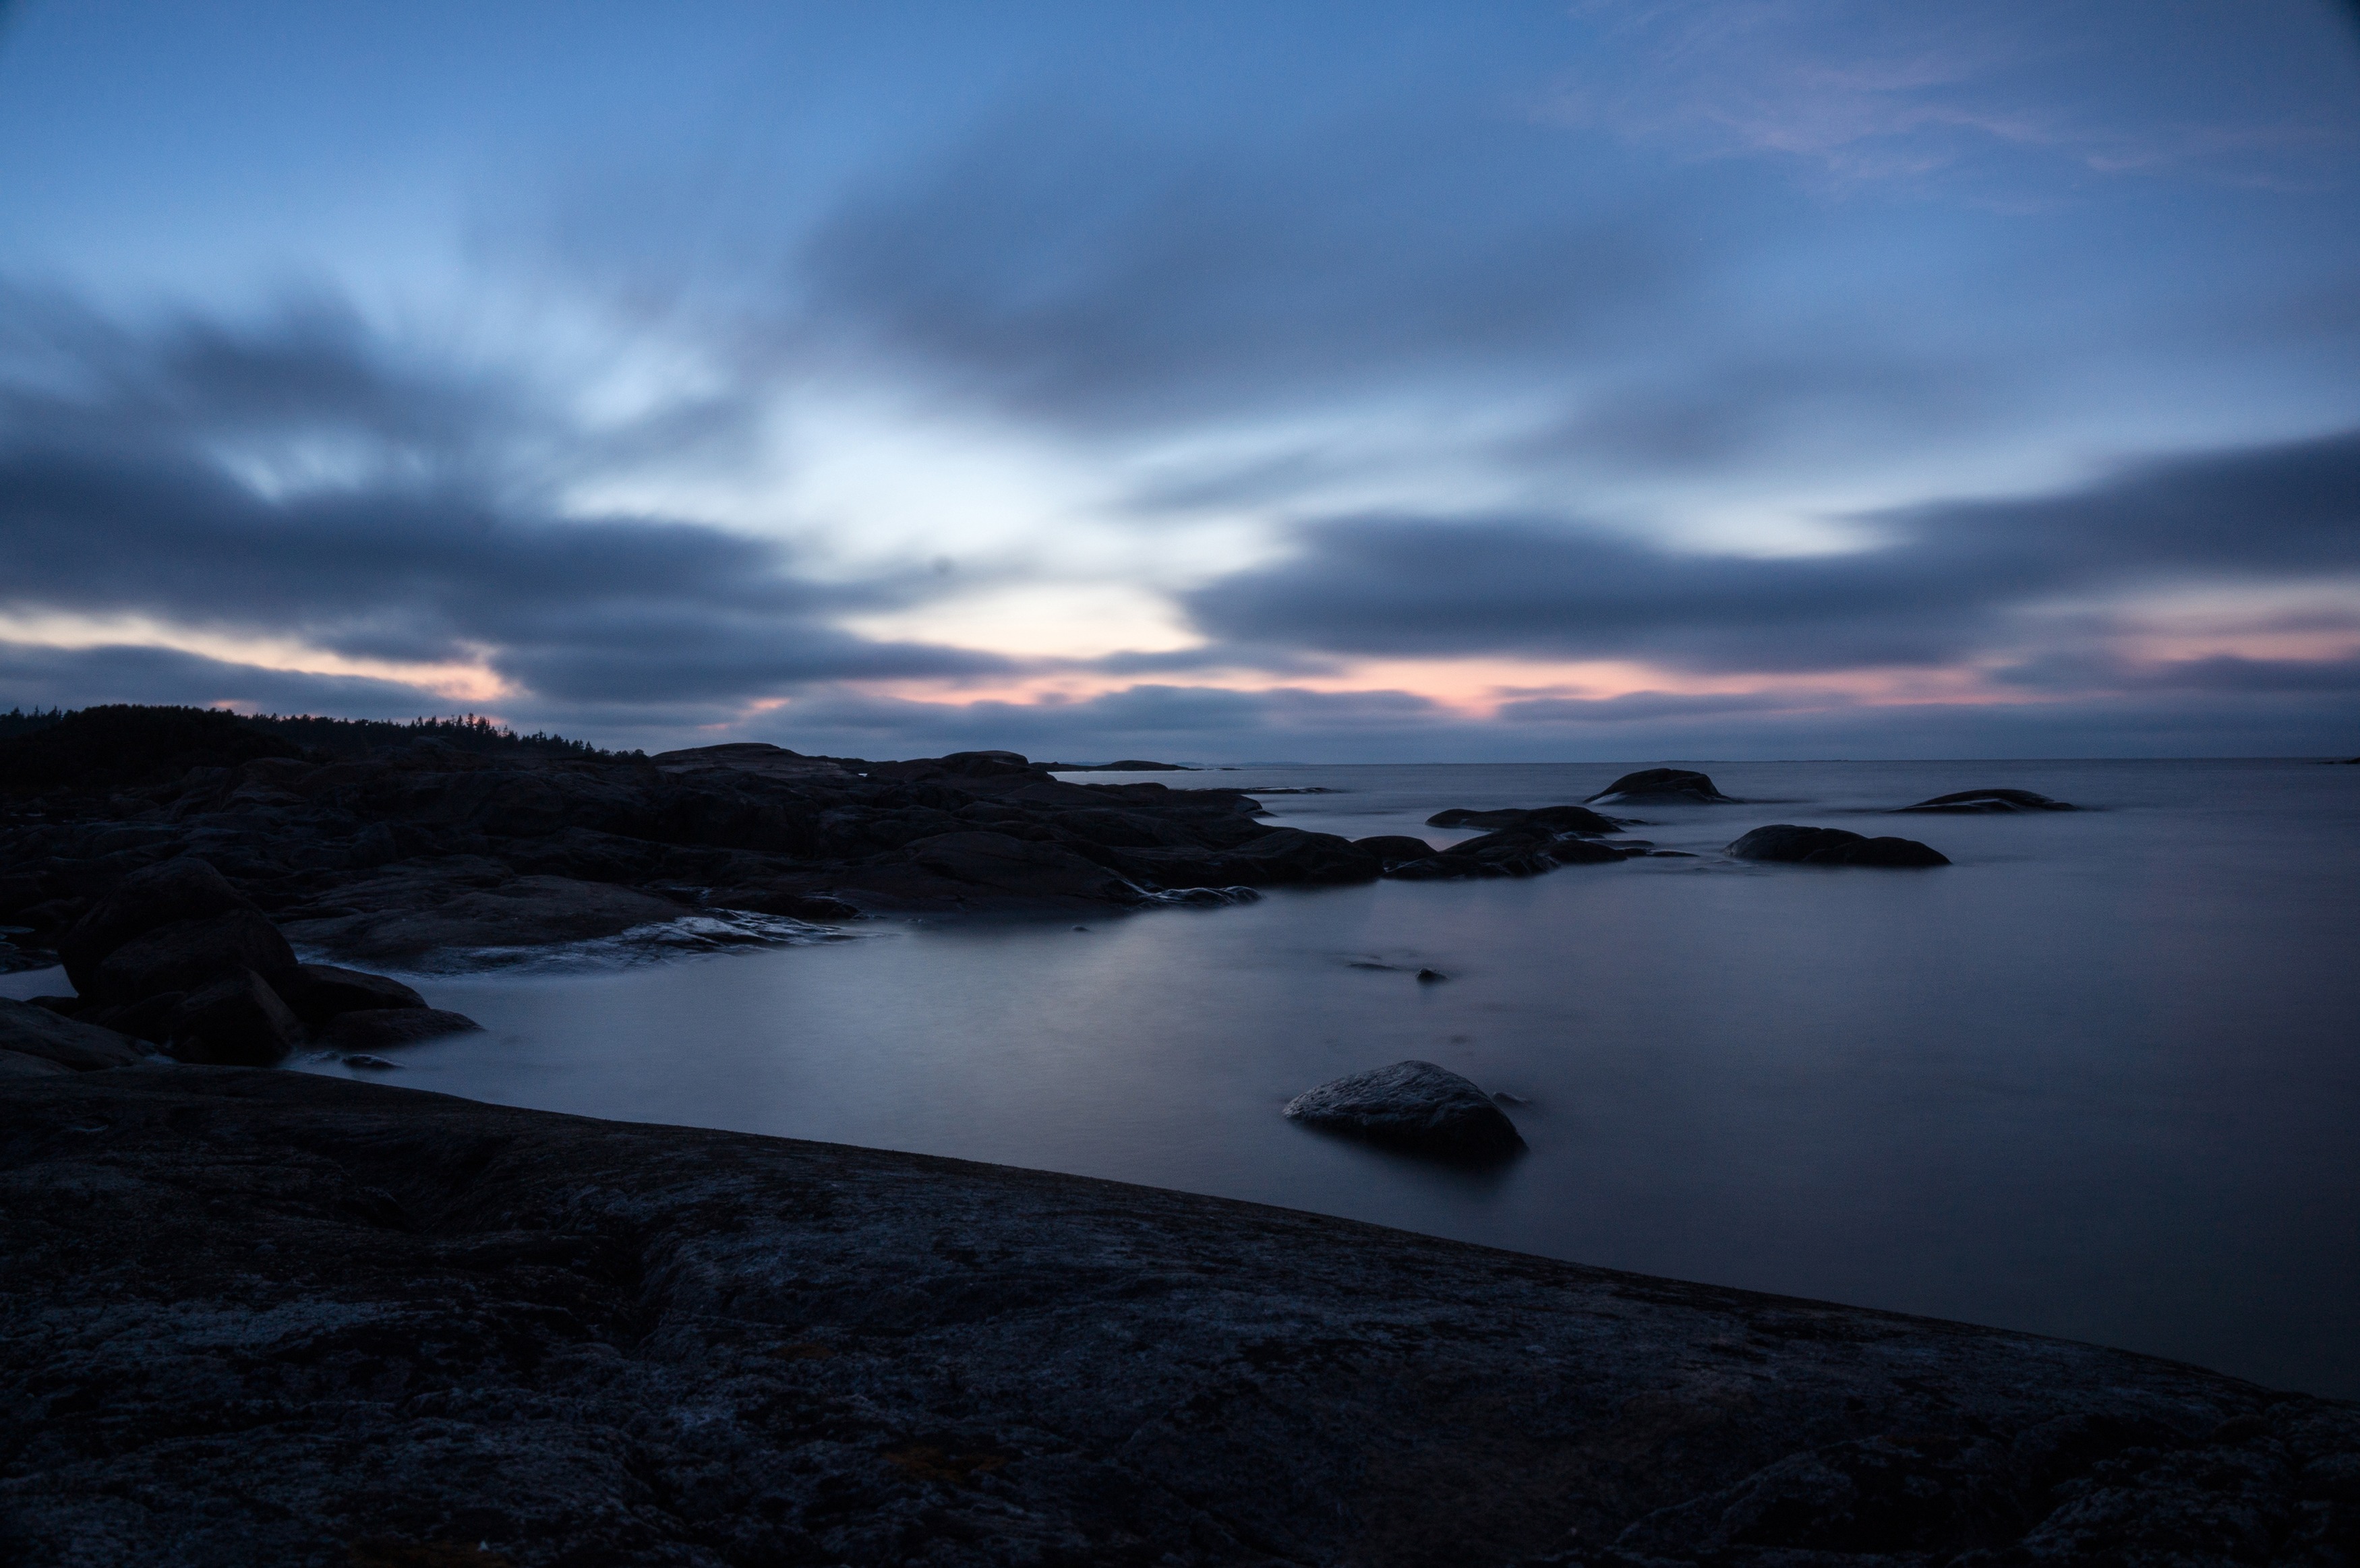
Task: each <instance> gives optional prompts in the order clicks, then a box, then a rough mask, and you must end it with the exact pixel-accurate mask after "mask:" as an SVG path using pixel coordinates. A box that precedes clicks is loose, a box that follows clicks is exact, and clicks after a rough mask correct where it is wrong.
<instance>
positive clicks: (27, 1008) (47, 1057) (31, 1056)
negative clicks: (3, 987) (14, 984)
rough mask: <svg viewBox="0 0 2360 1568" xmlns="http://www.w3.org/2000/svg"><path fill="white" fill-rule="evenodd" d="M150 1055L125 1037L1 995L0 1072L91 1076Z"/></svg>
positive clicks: (134, 1041)
mask: <svg viewBox="0 0 2360 1568" xmlns="http://www.w3.org/2000/svg"><path fill="white" fill-rule="evenodd" d="M149 1054H150V1052H149V1051H148V1050H147V1047H146V1046H144V1045H143V1044H142V1043H141V1042H140V1041H138V1040H133V1039H132V1038H131V1037H130V1036H128V1035H124V1034H118V1033H116V1032H115V1030H113V1029H101V1028H99V1027H98V1026H97V1025H95V1024H86V1023H81V1022H78V1021H77V1020H75V1019H73V1018H64V1017H61V1016H60V1015H59V1014H57V1013H54V1012H51V1011H50V1010H49V1008H47V1007H35V1006H33V1005H32V1004H31V1003H29V1002H18V1001H13V1000H11V999H9V998H8V997H5V996H0V1073H11V1074H16V1075H19V1076H22V1075H25V1074H39V1073H96V1072H103V1071H104V1070H105V1069H106V1068H109V1067H128V1066H131V1065H132V1064H133V1063H135V1062H144V1061H146V1060H147V1057H148V1055H149Z"/></svg>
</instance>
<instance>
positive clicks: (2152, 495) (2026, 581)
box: [1186, 432, 2360, 670]
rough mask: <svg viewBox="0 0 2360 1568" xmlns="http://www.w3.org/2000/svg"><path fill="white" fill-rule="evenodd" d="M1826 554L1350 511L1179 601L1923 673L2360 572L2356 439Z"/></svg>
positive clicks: (1698, 663) (2116, 481)
mask: <svg viewBox="0 0 2360 1568" xmlns="http://www.w3.org/2000/svg"><path fill="white" fill-rule="evenodd" d="M1858 520H1859V521H1861V522H1863V524H1865V525H1867V526H1869V527H1871V528H1874V530H1875V531H1876V532H1877V533H1879V534H1880V535H1881V536H1882V537H1883V538H1884V539H1885V541H1886V542H1885V543H1884V544H1882V545H1881V546H1879V547H1877V548H1874V549H1870V550H1859V551H1853V552H1849V553H1844V554H1838V555H1817V556H1808V557H1788V558H1776V559H1766V560H1765V559H1754V558H1747V557H1740V556H1732V555H1699V554H1682V553H1675V552H1673V551H1670V550H1664V549H1661V548H1658V547H1655V546H1650V545H1646V544H1643V543H1639V542H1635V541H1633V540H1632V539H1627V538H1624V537H1620V536H1616V535H1612V534H1608V533H1605V532H1603V531H1598V530H1590V531H1579V530H1576V529H1573V528H1568V527H1565V526H1563V525H1557V524H1551V523H1548V522H1544V521H1540V520H1534V519H1515V518H1510V519H1501V518H1474V519H1458V518H1435V517H1354V518H1341V519H1334V520H1329V521H1326V522H1320V523H1315V524H1312V525H1309V526H1306V528H1303V529H1302V530H1301V531H1300V533H1299V535H1298V537H1297V539H1296V541H1295V543H1296V550H1295V553H1294V554H1293V555H1291V556H1289V557H1287V558H1285V559H1284V560H1281V561H1277V562H1275V563H1273V564H1271V565H1269V566H1265V567H1262V568H1258V569H1256V570H1253V571H1250V572H1240V573H1238V574H1236V575H1233V576H1230V577H1228V578H1224V579H1221V580H1218V581H1217V582H1214V583H1210V584H1208V585H1207V586H1205V587H1203V588H1201V589H1199V590H1197V591H1196V592H1195V593H1192V594H1190V595H1188V597H1187V599H1186V604H1187V607H1188V609H1189V611H1190V613H1191V614H1192V615H1194V617H1195V619H1196V623H1197V625H1198V626H1201V627H1202V628H1203V629H1204V630H1205V631H1207V633H1208V634H1210V635H1211V636H1213V637H1216V638H1219V639H1236V640H1239V641H1243V642H1251V643H1267V644H1279V645H1284V644H1290V643H1291V644H1293V645H1294V646H1295V647H1298V648H1306V649H1309V650H1316V651H1319V652H1326V653H1345V654H1360V655H1470V654H1515V655H1531V656H1537V657H1559V658H1582V659H1591V658H1644V659H1652V660H1655V661H1657V662H1660V663H1665V664H1669V665H1673V666H1677V667H1684V668H1688V669H1697V670H1839V669H1848V668H1862V667H1872V666H1895V665H1902V666H1908V665H1919V666H1923V665H1935V664H1941V663H1946V662H1950V661H1952V660H1956V659H1961V658H1962V657H1964V656H1967V655H1970V654H1975V653H1980V652H1985V651H1987V650H1990V649H1992V648H1994V647H1997V646H2004V645H2005V642H2006V641H2007V640H2008V638H2010V637H2013V636H2016V635H2019V634H2020V633H2021V630H2022V622H2021V619H2020V617H2021V615H2022V613H2023V612H2025V611H2027V610H2030V609H2033V608H2036V607H2038V606H2039V605H2040V604H2043V603H2044V602H2048V601H2052V600H2056V599H2059V598H2061V597H2063V596H2066V595H2082V596H2089V595H2103V594H2106V593H2121V592H2130V591H2134V590H2137V589H2142V588H2148V587H2153V586H2156V585H2158V584H2161V583H2190V582H2195V583H2205V584H2210V585H2214V586H2218V585H2221V584H2223V583H2239V582H2242V583H2267V582H2278V581H2285V580H2287V579H2289V578H2299V577H2300V576H2302V575H2303V574H2307V573H2315V572H2342V571H2349V570H2353V569H2355V568H2360V433H2355V432H2345V433H2342V434H2337V435H2333V436H2327V437H2322V438H2319V439H2316V440H2311V441H2298V442H2292V443H2287V444H2282V445H2277V446H2269V447H2257V448H2251V449H2245V450H2240V451H2233V452H2216V453H2210V454H2205V455H2201V456H2195V457H2188V458H2177V459H2172V460H2169V461H2160V462H2153V463H2145V464H2141V465H2137V466H2134V467H2130V468H2126V469H2125V470H2122V471H2120V472H2118V473H2116V474H2113V475H2112V476H2110V477H2108V478H2106V479H2104V480H2103V481H2101V482H2099V483H2096V484H2093V485H2089V486H2087V487H2084V488H2081V489H2079V490H2074V491H2070V492H2066V493H2062V494H2059V495H2047V496H2037V497H2031V498H2026V499H2016V500H2004V501H1961V502H1950V503H1942V504H1937V505H1928V506H1917V507H1911V508H1907V509H1903V510H1896V511H1892V512H1887V513H1884V514H1879V515H1876V516H1874V517H1866V518H1862V519H1858Z"/></svg>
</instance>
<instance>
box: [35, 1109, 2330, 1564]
mask: <svg viewBox="0 0 2360 1568" xmlns="http://www.w3.org/2000/svg"><path fill="white" fill-rule="evenodd" d="M0 1147H5V1148H6V1149H8V1150H9V1151H10V1153H9V1158H8V1160H7V1161H6V1162H5V1170H0V1257H5V1258H7V1259H8V1267H7V1268H6V1269H0V1323H5V1324H7V1325H10V1328H9V1331H8V1332H6V1333H5V1334H0V1406H4V1407H5V1416H0V1431H5V1433H6V1434H7V1435H6V1442H5V1448H0V1541H5V1543H6V1545H5V1557H6V1559H7V1561H8V1562H9V1563H12V1564H16V1565H22V1568H63V1565H65V1564H69V1563H71V1564H78V1565H79V1564H96V1563H173V1564H178V1565H180V1568H231V1565H235V1568H247V1565H249V1564H254V1563H273V1564H277V1563H290V1564H312V1565H318V1568H346V1565H347V1564H352V1563H368V1564H389V1563H442V1564H461V1563H473V1564H479V1565H480V1564H484V1563H509V1564H514V1565H516V1568H557V1565H559V1564H586V1563H674V1564H681V1565H684V1568H723V1565H725V1564H755V1563H850V1564H858V1565H862V1568H867V1565H869V1564H879V1565H882V1564H901V1563H1010V1564H1015V1563H1027V1564H1043V1563H1071V1564H1081V1563H1091V1564H1097V1563H1115V1564H1123V1563H1130V1564H1142V1565H1144V1564H1172V1565H1176V1568H1196V1565H1208V1564H1216V1563H1219V1564H1230V1563H1238V1564H1249V1563H1250V1564H1259V1565H1270V1568H1275V1565H1278V1564H1282V1563H1285V1564H1330V1565H1336V1568H1341V1565H1343V1564H1347V1563H1350V1564H1360V1565H1365V1568H1389V1565H1403V1568H1407V1565H1411V1564H1418V1565H1426V1564H1440V1563H1449V1564H1453V1565H1457V1564H1471V1565H1478V1568H1490V1565H1505V1564H1512V1563H1513V1564H1528V1565H1529V1564H1540V1563H1597V1564H1622V1565H1625V1568H1638V1565H1640V1564H1643V1563H1646V1564H1658V1565H1661V1564H1702V1563H1715V1564H1726V1565H1732V1568H1771V1565H1772V1564H1786V1565H1788V1568H1797V1565H1801V1564H1817V1565H1819V1568H1832V1565H1834V1564H1838V1563H1841V1564H1850V1565H1852V1568H1885V1565H1890V1568H1900V1565H1902V1564H1905V1563H1906V1564H1932V1563H1951V1562H1954V1561H1958V1560H1960V1559H1961V1557H1962V1556H1963V1555H1965V1554H1969V1553H1974V1554H1978V1555H1974V1556H1972V1557H1968V1558H1967V1561H1970V1562H1974V1563H1991V1564H2000V1563H2027V1564H2028V1563H2156V1564H2162V1563H2232V1562H2234V1563H2288V1564H2292V1563H2312V1564H2328V1563H2337V1562H2348V1561H2349V1560H2350V1557H2349V1554H2350V1552H2352V1550H2353V1543H2354V1541H2355V1534H2360V1411H2355V1410H2354V1409H2353V1408H2352V1407H2350V1406H2347V1405H2340V1404H2334V1403H2331V1402H2328V1401H2324V1400H2320V1399H2307V1398H2301V1397H2297V1396H2289V1395H2283V1394H2274V1393H2270V1392H2267V1391H2265V1390H2263V1389H2260V1388H2255V1387H2253V1386H2251V1385H2249V1384H2245V1383H2240V1382H2237V1381H2235V1380H2234V1379H2232V1378H2228V1377H2219V1376H2216V1375H2214V1374H2212V1373H2207V1372H2202V1371H2200V1370H2197V1369H2196V1368H2194V1367H2185V1366H2180V1365H2177V1364H2174V1363H2169V1362H2163V1361H2155V1360H2149V1359H2147V1358H2144V1357H2141V1356H2132V1355H2127V1354H2125V1353H2122V1352H2118V1351H2110V1350H2103V1349H2098V1348H2095V1347H2092V1346H2089V1345H2070V1344H2065V1343H2061V1342H2059V1341H2055V1340H2045V1339H2039V1338H2035V1337H2032V1336H2030V1335H2025V1334H2005V1333H2000V1332H1997V1331H1994V1330H1989V1329H1980V1328H1971V1327H1967V1326H1965V1325H1962V1324H1957V1323H1938V1322H1932V1321H1928V1320H1926V1319H1922V1318H1907V1317H1900V1316H1896V1315H1892V1314H1887V1313H1882V1312H1866V1311H1862V1310H1858V1309H1853V1308H1847V1307H1838V1306H1830V1305H1826V1304H1824V1303H1818V1302H1810V1301H1795V1300H1791V1299H1785V1298H1777V1297H1768V1296H1758V1295H1751V1294H1748V1293H1746V1292H1743V1291H1740V1290H1718V1289H1714V1288H1711V1287H1709V1286H1701V1285H1689V1284H1681V1283H1677V1282H1675V1281H1671V1280H1665V1279H1647V1278H1644V1277H1641V1276H1636V1275H1629V1274H1616V1273H1611V1272H1608V1271H1605V1270H1601V1269H1585V1268H1580V1267H1579V1266H1576V1265H1573V1264H1567V1263H1557V1262H1552V1261H1549V1260H1546V1259H1543V1258H1529V1257H1523V1256H1519V1255H1516V1254H1513V1253H1506V1252H1499V1251H1493V1250H1491V1249H1488V1248H1483V1247H1468V1246H1462V1245H1459V1244H1456V1243H1451V1242H1447V1241H1441V1240H1437V1239H1434V1238H1432V1237H1427V1236H1414V1235H1409V1234H1405V1233H1402V1232H1394V1231H1386V1230H1382V1229H1379V1228H1376V1227H1374V1226H1370V1225H1356V1224H1353V1223H1350V1222H1348V1221H1343V1220H1334V1219H1326V1218H1321V1217H1319V1216H1316V1215H1311V1214H1299V1213H1293V1212H1288V1211H1284V1210H1277V1209H1267V1208H1259V1207H1255V1206H1252V1205H1249V1204H1242V1203H1225V1202H1220V1201H1218V1200H1213V1199H1207V1198H1196V1197H1189V1196H1185V1195H1183V1194H1179V1193H1173V1192H1156V1191H1153V1190H1150V1189H1145V1188H1138V1187H1124V1186H1119V1185H1116V1184H1113V1183H1109V1182H1102V1181H1083V1180H1079V1179H1076V1178H1073V1177H1065V1176H1054V1175H1047V1174H1041V1173H1036V1172H1029V1171H1011V1170H1006V1169H1000V1168H994V1167H989V1166H978V1165H967V1164H962V1163H959V1162H956V1161H951V1160H929V1159H924V1158H922V1157H918V1156H912V1155H901V1154H890V1153H881V1152H872V1151H867V1150H859V1149H844V1148H840V1147H835V1146H830V1145H824V1144H809V1143H792V1142H785V1141H779V1140H771V1139H765V1138H748V1137H743V1136H738V1135H733V1134H727V1133H712V1132H700V1131H694V1130H688V1129H682V1128H665V1127H640V1126H626V1125H620V1124H614V1123H605V1122H595V1121H588V1120H582V1119H577V1118H573V1117H566V1116H552V1115H547V1114H542V1113H535V1112H529V1111H518V1110H511V1109H507V1108H503V1107H497V1106H490V1105H473V1104H469V1103H466V1102H464V1101H458V1100H453V1099H447V1098H443V1097H442V1096H438V1095H431V1094H416V1093H410V1092H405V1091H401V1090H397V1089H390V1088H386V1087H382V1086H378V1085H375V1084H358V1083H344V1082H338V1081H333V1080H328V1079H323V1078H317V1077H310V1076H305V1075H300V1074H292V1073H257V1072H248V1071H241V1070H236V1069H220V1068H212V1069H207V1068H189V1067H164V1068H144V1069H134V1070H130V1071H125V1072H112V1073H91V1074H78V1075H74V1076H71V1077H52V1078H42V1079H26V1080H19V1081H16V1083H14V1084H13V1085H12V1088H11V1091H10V1093H9V1094H6V1095H5V1096H0ZM1983 1553H1988V1554H1989V1555H1981V1554H1983Z"/></svg>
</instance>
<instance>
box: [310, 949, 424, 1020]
mask: <svg viewBox="0 0 2360 1568" xmlns="http://www.w3.org/2000/svg"><path fill="white" fill-rule="evenodd" d="M278 990H279V996H280V998H281V999H282V1000H284V1001H285V1002H286V1003H287V1005H288V1006H289V1007H291V1008H293V1009H294V1012H295V1016H296V1017H297V1018H301V1019H302V1020H303V1022H304V1023H305V1024H307V1025H308V1026H310V1027H311V1028H312V1029H318V1028H319V1027H320V1026H321V1025H322V1024H324V1023H326V1022H327V1021H328V1020H329V1019H330V1018H334V1017H335V1016H336V1015H337V1014H339V1013H351V1012H358V1011H360V1010H362V1009H364V1008H378V1007H424V1006H425V1005H426V998H425V997H423V996H420V995H419V994H418V993H417V992H416V991H413V990H411V989H410V987H409V986H407V985H403V984H402V983H401V982H400V981H399V980H396V979H393V978H391V977H389V976H388V975H369V974H366V973H364V972H362V971H361V970H358V969H343V968H339V967H337V966H336V965H335V964H298V965H296V968H295V975H294V977H293V978H292V979H291V980H289V981H286V982H283V983H282V984H281V985H279V987H278Z"/></svg>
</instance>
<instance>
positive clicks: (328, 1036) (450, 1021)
mask: <svg viewBox="0 0 2360 1568" xmlns="http://www.w3.org/2000/svg"><path fill="white" fill-rule="evenodd" d="M483 1027H484V1026H483V1025H481V1024H479V1023H477V1022H476V1021H475V1019H473V1018H469V1017H468V1016H467V1015H466V1014H464V1013H453V1012H447V1011H445V1010H444V1009H443V1008H441V1007H379V1008H374V1009H364V1010H362V1011H358V1012H350V1013H339V1014H338V1015H336V1017H335V1018H333V1019H331V1020H330V1021H329V1024H328V1027H327V1028H325V1029H322V1030H321V1031H320V1033H319V1035H318V1037H317V1038H318V1040H319V1043H320V1044H322V1045H324V1046H326V1047H327V1048H328V1049H330V1050H332V1051H338V1052H346V1051H359V1052H367V1051H383V1050H386V1049H388V1048H389V1047H392V1046H399V1045H416V1044H417V1043H418V1042H419V1041H420V1040H437V1039H440V1038H441V1037H443V1035H446V1034H462V1033H464V1032H466V1031H467V1030H470V1029H482V1028H483Z"/></svg>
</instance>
